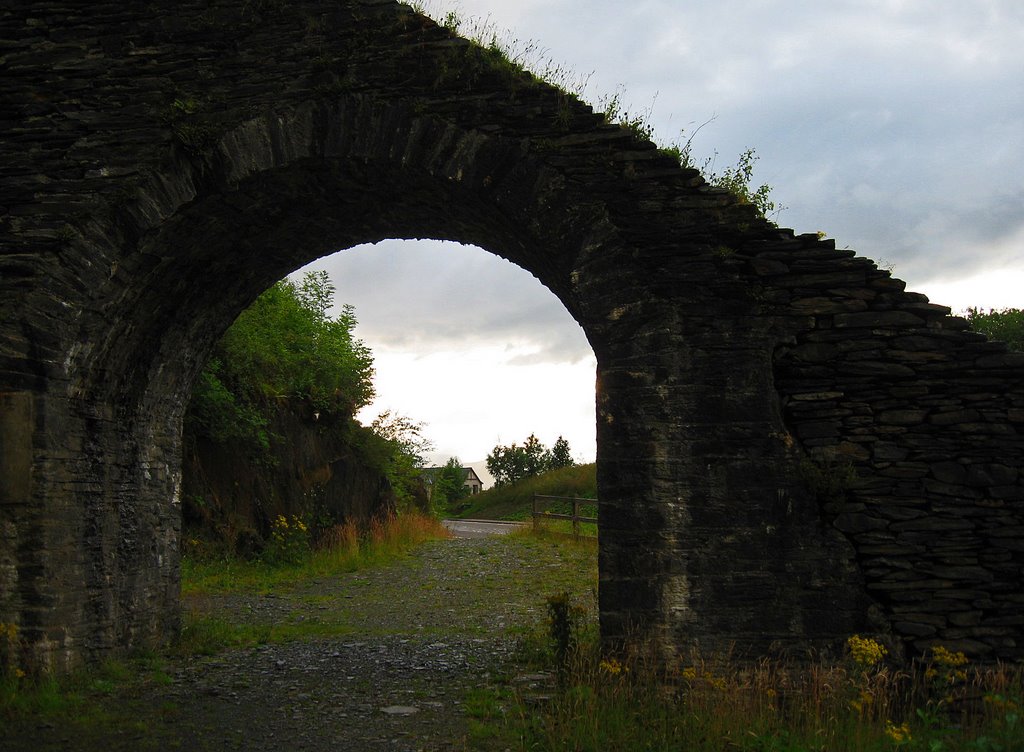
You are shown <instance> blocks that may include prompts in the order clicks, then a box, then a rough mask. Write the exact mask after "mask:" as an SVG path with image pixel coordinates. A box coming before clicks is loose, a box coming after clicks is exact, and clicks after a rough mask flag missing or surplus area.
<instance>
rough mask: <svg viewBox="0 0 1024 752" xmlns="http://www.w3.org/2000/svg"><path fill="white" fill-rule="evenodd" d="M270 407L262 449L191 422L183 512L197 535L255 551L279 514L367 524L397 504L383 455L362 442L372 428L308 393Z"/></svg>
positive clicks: (191, 535)
mask: <svg viewBox="0 0 1024 752" xmlns="http://www.w3.org/2000/svg"><path fill="white" fill-rule="evenodd" d="M268 413H269V417H270V421H269V423H268V425H267V431H268V433H269V435H270V449H269V451H267V452H266V454H262V453H261V454H260V455H259V456H255V457H253V456H252V448H251V447H247V446H245V445H244V442H238V441H226V442H214V441H211V440H209V439H206V438H203V437H202V436H199V435H194V434H193V433H192V432H191V431H190V430H189V427H188V423H186V430H185V433H184V457H183V462H182V512H183V518H184V522H185V528H186V529H185V530H184V535H186V536H187V537H188V539H189V540H190V541H193V540H194V541H197V543H198V545H200V546H202V545H207V544H212V545H213V546H215V547H221V546H223V547H226V548H227V549H229V550H232V549H233V550H234V551H236V552H237V553H241V554H251V553H253V552H254V551H256V550H258V549H260V548H261V547H262V545H263V543H264V542H265V541H266V539H267V537H268V534H269V532H270V529H271V526H272V525H273V522H274V520H275V519H276V518H277V517H278V515H283V516H284V517H285V518H289V519H290V518H291V517H298V518H299V519H303V520H305V521H306V522H307V523H309V524H310V525H312V526H314V532H315V531H317V530H319V529H323V528H326V527H328V526H330V525H334V524H343V523H346V522H354V523H356V524H357V525H359V526H360V527H364V526H365V525H367V524H368V523H369V522H370V521H371V520H372V519H374V518H378V519H379V518H382V517H386V516H387V515H389V514H393V513H394V512H395V498H394V493H393V492H392V490H391V485H390V483H389V482H388V480H387V478H386V477H385V476H384V474H383V472H382V471H381V470H380V469H378V468H377V467H375V466H376V465H379V462H374V460H373V458H371V457H369V456H368V454H367V452H366V451H365V450H364V449H361V446H362V445H363V444H364V443H365V442H361V441H360V435H361V434H362V433H363V432H367V430H368V429H365V428H362V427H361V426H359V425H358V424H355V423H354V422H353V421H352V420H351V419H349V418H339V417H328V416H327V415H320V414H319V413H314V411H313V408H311V407H310V406H309V405H308V403H307V402H306V401H305V400H281V401H279V402H277V404H275V405H273V406H272V408H270V409H268Z"/></svg>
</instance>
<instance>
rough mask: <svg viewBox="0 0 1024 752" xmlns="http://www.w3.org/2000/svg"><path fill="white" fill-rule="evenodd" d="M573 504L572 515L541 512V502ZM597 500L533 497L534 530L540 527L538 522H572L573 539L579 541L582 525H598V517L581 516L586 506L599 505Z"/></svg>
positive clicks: (570, 497) (575, 497) (542, 495)
mask: <svg viewBox="0 0 1024 752" xmlns="http://www.w3.org/2000/svg"><path fill="white" fill-rule="evenodd" d="M552 501H555V502H565V501H568V502H572V514H560V513H558V512H547V511H544V512H542V511H540V508H539V507H540V504H541V502H552ZM598 503H599V502H598V500H597V499H583V498H580V497H579V496H546V495H544V494H536V493H535V494H534V495H533V529H534V530H536V529H537V527H538V521H539V520H542V519H545V520H571V521H572V537H573V538H575V539H577V540H578V539H579V537H580V523H581V522H590V523H593V524H595V525H596V524H597V517H583V516H582V515H580V507H581V506H582V505H584V504H586V505H594V506H597V504H598Z"/></svg>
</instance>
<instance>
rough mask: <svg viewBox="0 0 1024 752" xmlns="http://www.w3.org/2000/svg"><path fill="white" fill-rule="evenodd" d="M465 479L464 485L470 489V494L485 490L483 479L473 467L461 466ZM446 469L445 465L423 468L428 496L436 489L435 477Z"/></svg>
mask: <svg viewBox="0 0 1024 752" xmlns="http://www.w3.org/2000/svg"><path fill="white" fill-rule="evenodd" d="M461 469H462V473H463V476H464V478H465V480H463V481H462V485H463V486H465V487H466V488H468V489H469V495H470V496H473V495H474V494H478V493H480V492H481V491H483V490H484V484H483V481H481V480H480V476H479V475H477V474H476V470H474V469H473V468H471V467H464V468H461ZM442 470H444V468H443V467H425V468H423V471H422V475H423V484H424V485H425V486H426V487H427V498H430V496H431V495H432V493H433V490H434V479H435V478H436V477H437V476H438V475H439V474H440V472H441V471H442Z"/></svg>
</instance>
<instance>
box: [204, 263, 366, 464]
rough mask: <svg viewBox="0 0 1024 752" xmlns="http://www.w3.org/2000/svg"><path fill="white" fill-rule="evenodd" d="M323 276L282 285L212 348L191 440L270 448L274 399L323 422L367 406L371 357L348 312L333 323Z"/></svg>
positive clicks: (328, 285) (344, 310) (349, 309)
mask: <svg viewBox="0 0 1024 752" xmlns="http://www.w3.org/2000/svg"><path fill="white" fill-rule="evenodd" d="M333 299H334V286H333V285H332V284H331V282H330V280H329V278H328V277H327V273H326V272H311V273H309V274H306V276H305V277H303V279H302V280H301V281H300V282H299V283H294V282H292V281H291V280H287V279H285V280H282V281H281V282H278V283H277V284H275V285H273V286H272V287H271V288H269V289H268V290H266V291H265V292H264V293H263V294H262V295H260V296H259V297H258V298H257V299H256V300H255V301H254V302H253V304H252V305H251V306H250V307H249V308H247V309H246V310H245V311H243V312H242V313H241V315H239V317H238V318H237V319H236V320H235V322H234V323H233V324H232V325H231V327H230V328H229V329H228V330H227V332H225V333H224V336H223V337H222V338H221V340H220V341H219V342H218V343H217V345H216V346H215V347H214V352H213V356H212V357H211V359H210V361H209V362H208V363H207V366H206V368H205V369H204V370H203V372H202V373H201V374H200V376H199V379H198V380H197V383H196V386H195V388H194V390H193V394H192V400H191V402H190V403H189V407H188V410H187V412H186V417H185V420H186V424H187V426H188V427H189V429H190V430H192V431H194V432H195V433H196V434H199V435H203V436H206V437H207V438H209V439H212V440H214V441H218V442H224V441H227V440H242V441H243V442H248V443H249V444H250V446H251V447H252V448H253V450H254V451H257V452H258V451H260V450H263V451H265V450H266V449H267V448H268V447H269V437H268V435H267V432H266V426H267V417H266V416H267V412H268V405H269V403H270V401H271V400H272V399H276V398H281V397H285V398H293V399H305V400H307V401H308V402H309V403H310V406H311V407H312V408H313V409H314V410H316V411H318V412H321V413H326V414H328V415H335V416H343V417H351V416H352V415H354V414H355V411H356V410H358V409H359V408H360V407H362V406H363V405H366V404H367V403H368V402H369V401H370V400H371V399H372V398H373V383H372V376H373V357H372V355H371V354H370V350H369V349H368V348H367V347H366V346H365V345H364V344H363V343H362V342H360V341H359V340H358V339H356V338H355V337H354V336H353V334H352V330H353V329H354V328H355V325H356V318H355V314H354V313H353V309H352V307H351V306H344V307H343V308H342V311H341V313H340V314H339V315H338V316H337V317H335V318H331V317H330V316H328V314H327V311H328V309H329V308H330V306H331V303H332V301H333Z"/></svg>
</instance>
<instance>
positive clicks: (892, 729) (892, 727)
mask: <svg viewBox="0 0 1024 752" xmlns="http://www.w3.org/2000/svg"><path fill="white" fill-rule="evenodd" d="M885 735H886V736H888V737H889V739H890V740H892V742H893V743H894V744H906V743H907V742H909V741H911V739H912V737H911V735H910V726H909V725H907V724H906V723H902V724H900V725H899V726H897V725H896V724H895V723H893V722H892V721H886V722H885Z"/></svg>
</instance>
